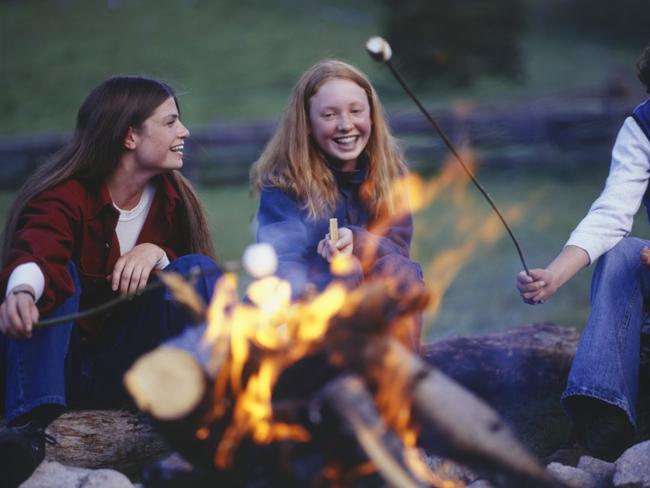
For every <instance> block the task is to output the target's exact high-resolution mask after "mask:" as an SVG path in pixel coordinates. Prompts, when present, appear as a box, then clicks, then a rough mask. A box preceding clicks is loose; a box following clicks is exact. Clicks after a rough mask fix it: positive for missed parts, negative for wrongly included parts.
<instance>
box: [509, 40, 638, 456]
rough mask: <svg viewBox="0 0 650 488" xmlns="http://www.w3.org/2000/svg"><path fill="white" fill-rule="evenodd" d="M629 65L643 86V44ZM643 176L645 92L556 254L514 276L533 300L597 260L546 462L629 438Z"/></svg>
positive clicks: (601, 450) (604, 449) (618, 447)
mask: <svg viewBox="0 0 650 488" xmlns="http://www.w3.org/2000/svg"><path fill="white" fill-rule="evenodd" d="M637 69H638V77H639V79H640V80H641V82H642V83H643V84H644V85H645V87H646V91H647V92H648V93H650V46H649V47H647V48H646V49H645V51H644V53H643V55H642V56H641V58H640V59H639V61H638V63H637ZM649 178H650V99H648V100H646V101H645V102H643V103H641V104H640V105H639V106H637V107H636V108H635V109H634V111H633V112H632V114H631V115H630V116H629V117H627V118H626V119H625V121H624V123H623V126H622V127H621V129H620V131H619V133H618V136H617V138H616V142H615V144H614V147H613V150H612V160H611V166H610V170H609V175H608V177H607V181H606V183H605V188H604V190H603V192H602V193H601V195H600V196H599V197H598V198H597V199H596V200H595V201H594V203H593V204H592V206H591V208H590V210H589V212H588V214H587V215H586V216H585V218H584V219H583V220H582V221H581V222H580V223H579V224H578V226H577V227H576V228H575V230H574V231H573V232H572V234H571V236H570V237H569V240H568V242H567V243H566V245H565V247H564V248H563V249H562V251H561V252H560V254H559V255H558V256H557V257H556V258H555V259H554V260H553V261H552V262H551V263H550V264H549V265H548V266H547V267H546V268H545V269H532V270H530V276H528V275H527V274H526V273H524V272H520V273H519V274H518V275H517V289H518V291H519V293H520V294H521V297H522V298H523V300H524V301H525V302H526V303H529V304H541V303H544V302H546V301H547V300H548V299H550V298H551V297H552V296H553V295H554V294H555V293H556V292H557V291H558V290H559V289H560V287H562V285H564V284H565V283H566V282H567V281H569V280H570V279H571V278H572V277H573V276H574V275H575V274H576V273H577V272H578V271H580V270H581V269H583V268H585V267H586V266H588V265H589V264H591V263H592V262H595V261H597V264H596V268H595V270H594V273H593V277H592V287H591V311H590V314H589V318H588V319H587V323H586V325H585V328H584V331H583V333H582V337H581V339H580V344H579V346H578V351H577V353H576V355H575V358H574V360H573V364H572V366H571V371H570V373H569V378H568V381H567V385H566V388H565V390H564V392H563V394H562V397H561V400H562V405H563V407H564V409H565V411H566V412H567V414H568V415H569V417H570V419H571V420H572V423H573V435H572V439H571V442H570V443H571V445H568V446H566V448H563V449H561V450H559V451H557V452H556V453H554V454H553V455H552V456H551V457H550V458H549V459H548V461H559V462H563V463H564V464H573V465H575V464H577V462H578V459H579V457H580V455H582V454H589V455H591V456H594V457H598V458H601V459H605V460H608V461H611V460H614V459H616V458H617V457H618V456H619V455H620V454H621V453H622V452H623V451H624V450H625V449H626V448H627V447H628V446H629V445H630V443H631V442H632V439H633V437H634V434H635V430H636V425H637V411H636V403H637V393H638V381H639V363H640V340H641V329H642V326H643V323H644V321H645V316H646V313H645V309H644V306H646V305H647V303H648V300H649V299H650V267H649V264H650V259H648V256H650V249H648V246H649V245H650V241H646V240H643V239H639V238H635V237H628V235H629V233H630V231H631V229H632V223H633V218H634V215H635V214H636V213H637V211H638V210H639V208H640V206H641V203H646V206H648V195H650V192H648V179H649ZM648 210H649V212H650V206H648ZM649 216H650V213H649Z"/></svg>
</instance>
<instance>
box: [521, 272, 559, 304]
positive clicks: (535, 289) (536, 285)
mask: <svg viewBox="0 0 650 488" xmlns="http://www.w3.org/2000/svg"><path fill="white" fill-rule="evenodd" d="M554 283H555V279H554V276H553V273H551V271H549V270H548V269H531V270H530V276H529V275H527V274H526V273H525V272H524V271H521V272H519V274H518V275H517V290H518V291H519V294H520V295H521V298H522V299H523V300H524V302H526V303H528V304H529V305H539V304H542V303H544V302H545V301H546V300H548V299H549V298H551V297H552V296H553V295H555V292H556V291H557V286H555V285H554Z"/></svg>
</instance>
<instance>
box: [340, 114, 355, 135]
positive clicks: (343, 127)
mask: <svg viewBox="0 0 650 488" xmlns="http://www.w3.org/2000/svg"><path fill="white" fill-rule="evenodd" d="M336 128H337V129H338V130H340V131H348V130H350V129H352V122H351V121H350V117H349V116H348V115H347V114H342V115H341V116H340V117H339V120H338V125H337V127H336Z"/></svg>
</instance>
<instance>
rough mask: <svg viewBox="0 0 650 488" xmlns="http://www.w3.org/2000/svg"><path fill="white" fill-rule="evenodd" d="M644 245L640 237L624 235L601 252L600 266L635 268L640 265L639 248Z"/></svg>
mask: <svg viewBox="0 0 650 488" xmlns="http://www.w3.org/2000/svg"><path fill="white" fill-rule="evenodd" d="M644 245H645V243H644V241H643V240H642V239H639V238H636V237H624V238H623V239H621V240H620V242H619V243H618V244H616V245H615V246H614V247H613V248H611V249H610V250H609V251H608V252H606V253H605V254H603V256H602V258H601V259H600V262H599V264H600V265H601V266H614V267H616V268H617V269H618V268H621V269H631V270H633V269H637V268H638V267H639V266H640V265H641V249H643V246H644Z"/></svg>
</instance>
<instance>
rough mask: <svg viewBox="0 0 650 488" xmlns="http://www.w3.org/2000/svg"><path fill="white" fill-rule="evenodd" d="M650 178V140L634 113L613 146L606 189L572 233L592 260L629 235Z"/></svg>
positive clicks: (571, 242)
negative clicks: (633, 116)
mask: <svg viewBox="0 0 650 488" xmlns="http://www.w3.org/2000/svg"><path fill="white" fill-rule="evenodd" d="M649 178H650V141H648V138H647V137H646V135H645V133H644V132H643V131H642V130H641V128H640V127H639V125H638V124H637V123H636V121H635V120H634V119H633V118H632V117H628V118H627V119H625V122H624V123H623V126H622V127H621V129H620V131H619V133H618V136H617V137H616V142H615V143H614V148H613V149H612V162H611V165H610V168H609V175H608V176H607V181H606V182H605V189H604V190H603V192H602V193H601V194H600V196H599V197H598V198H597V199H596V200H595V201H594V203H593V204H592V205H591V208H590V209H589V212H588V213H587V215H586V216H585V218H584V219H582V221H581V222H580V223H579V224H578V226H577V227H576V228H575V229H574V231H573V232H572V233H571V236H570V237H569V240H568V241H567V243H566V246H569V245H572V246H578V247H580V248H582V249H584V250H585V251H586V252H587V254H588V255H589V260H590V262H592V263H593V262H594V261H595V260H596V259H598V258H599V257H600V256H602V255H603V254H605V253H606V252H607V251H609V250H610V249H611V248H612V247H614V246H615V245H616V244H617V243H618V242H619V241H620V240H621V239H623V237H625V236H627V235H629V233H630V231H631V230H632V224H633V222H634V215H635V214H636V213H637V212H638V210H639V207H640V206H641V203H642V201H643V195H644V194H645V192H646V189H647V187H648V179H649Z"/></svg>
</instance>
